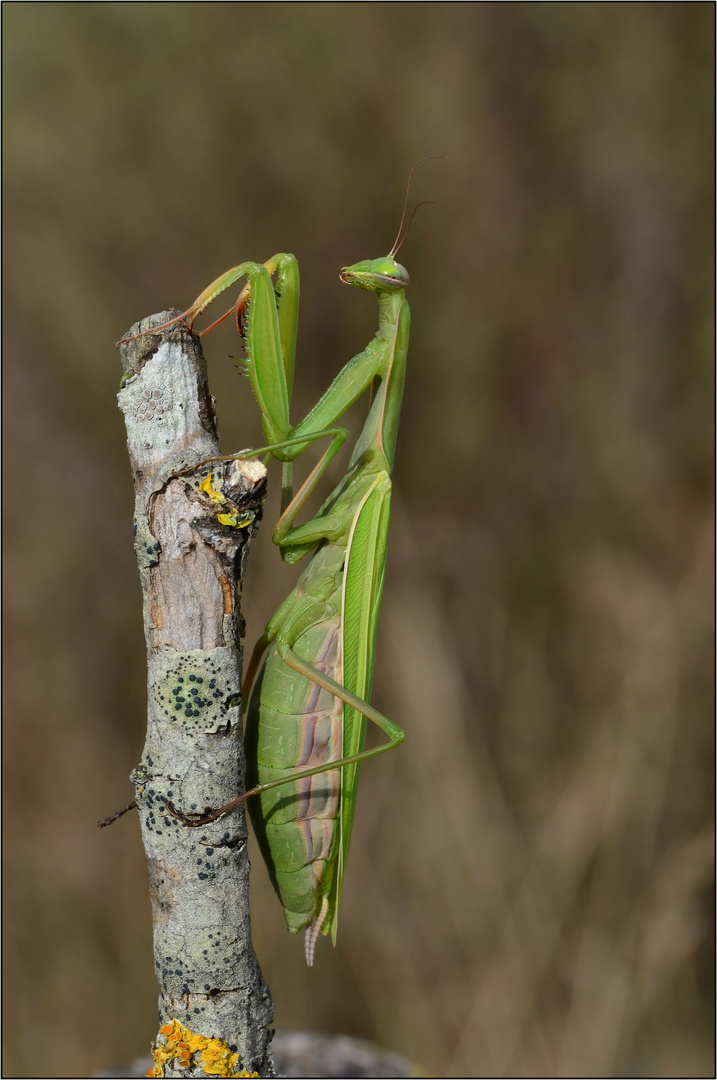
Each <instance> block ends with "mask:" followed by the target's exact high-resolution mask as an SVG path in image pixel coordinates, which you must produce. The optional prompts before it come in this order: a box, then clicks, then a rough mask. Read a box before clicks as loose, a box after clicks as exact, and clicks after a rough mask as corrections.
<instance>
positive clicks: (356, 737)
mask: <svg viewBox="0 0 717 1080" xmlns="http://www.w3.org/2000/svg"><path fill="white" fill-rule="evenodd" d="M409 182H410V179H409ZM407 198H408V189H407V191H406V201H407ZM405 209H406V203H404V212H403V216H402V218H401V225H400V227H399V232H398V236H397V238H396V242H395V243H394V245H393V247H392V249H391V251H390V253H389V254H388V255H386V256H384V257H382V258H378V259H373V260H365V261H362V262H358V263H355V264H354V265H352V266H348V267H344V268H343V269H342V270H341V273H340V278H341V280H342V281H343V282H344V283H346V284H348V285H352V286H356V287H358V288H362V289H366V290H369V291H371V292H373V293H375V294H376V298H377V301H378V309H379V325H378V330H377V332H376V335H375V337H374V338H373V339H372V340H371V341H370V342H369V344H368V345H367V346H366V348H365V349H363V350H362V351H361V352H360V353H358V354H357V355H356V356H354V357H353V359H351V360H350V361H349V362H348V363H347V364H346V365H345V367H344V368H343V369H342V370H341V371H340V372H339V374H338V375H337V376H336V378H335V379H334V381H333V382H332V384H331V385H330V387H329V388H328V389H327V390H326V392H325V393H324V394H323V396H322V397H321V399H320V400H319V401H318V402H317V404H316V405H315V406H314V407H313V408H312V409H311V411H310V412H309V413H308V415H307V416H306V417H305V418H304V419H303V420H302V421H301V422H300V423H298V424H296V425H295V426H292V425H291V424H290V422H289V403H290V397H291V389H292V383H293V372H294V355H295V347H296V327H297V315H298V292H299V274H298V266H297V262H296V259H295V258H294V256H293V255H289V254H285V253H280V254H278V255H275V256H273V257H272V258H271V259H269V260H268V261H267V262H266V263H264V264H258V263H252V262H244V263H241V264H239V265H238V266H236V267H233V268H232V269H231V270H229V271H227V272H226V273H225V274H223V275H221V276H220V277H219V278H217V280H216V281H215V282H213V283H212V284H211V285H210V286H209V287H208V288H207V289H205V290H204V292H203V293H201V294H200V296H199V297H197V299H196V300H195V301H194V303H193V304H192V305H191V307H190V308H188V309H187V311H185V312H184V313H183V314H182V315H180V316H177V319H184V320H185V321H186V322H187V325H188V326H189V328H190V329H191V328H192V325H193V322H194V320H195V319H196V317H197V316H198V315H199V314H200V313H201V312H202V311H203V310H204V309H205V308H206V307H207V306H208V304H209V303H211V301H212V300H214V299H215V298H216V297H217V296H218V295H219V294H220V293H221V292H223V291H224V290H225V289H227V288H229V287H231V286H232V285H233V284H235V283H236V282H237V281H238V280H240V279H241V278H243V277H244V278H246V284H245V285H244V287H243V289H242V291H241V292H240V294H239V297H238V299H237V301H236V304H235V305H234V309H233V310H234V313H235V318H236V322H237V326H238V328H239V330H240V333H241V334H242V337H243V339H244V345H245V349H246V353H247V357H248V360H247V364H246V371H247V374H248V376H249V379H250V381H251V385H252V389H253V391H254V395H255V397H256V400H257V403H258V405H259V408H260V410H261V413H262V419H263V430H264V436H265V439H266V442H267V445H266V446H265V447H261V448H260V449H258V450H252V451H244V452H242V453H241V454H240V455H232V456H233V457H248V456H256V455H259V454H268V455H270V456H272V457H274V458H275V459H277V460H279V461H281V462H282V465H283V482H282V513H281V516H280V518H279V521H278V523H277V526H276V529H275V531H274V535H273V541H274V543H275V544H276V545H277V546H278V547H279V549H280V552H281V555H282V558H283V559H284V561H286V562H288V563H295V562H297V561H298V560H300V559H301V558H303V557H304V556H305V555H307V554H309V553H311V558H310V561H309V563H308V565H307V567H306V569H305V570H304V571H303V573H302V574H301V576H300V578H299V580H298V582H297V585H296V587H295V588H294V590H293V591H292V592H291V594H290V595H289V596H288V597H287V599H286V600H285V601H284V602H283V603H282V604H281V606H280V607H279V609H278V611H277V612H276V613H275V614H274V616H273V617H272V618H271V619H270V620H269V622H268V624H267V626H266V629H265V631H264V634H263V635H262V637H261V638H260V639H259V641H258V642H257V645H256V647H255V649H254V653H253V655H252V658H251V661H250V663H249V666H248V670H247V675H246V678H245V682H244V691H247V690H248V689H249V687H251V696H250V699H249V706H248V710H247V719H246V732H245V746H246V753H247V783H248V785H249V786H248V790H247V791H246V792H245V794H244V795H242V796H240V797H239V798H237V799H234V800H232V801H231V802H229V803H227V804H225V805H224V806H222V807H219V808H218V809H216V810H213V811H211V812H209V813H205V814H202V815H196V814H194V815H185V814H183V813H181V812H180V811H179V810H178V809H177V808H175V807H174V806H172V805H170V804H168V810H169V811H170V812H171V813H172V814H173V815H174V816H175V817H176V818H178V819H179V820H180V821H182V822H183V823H184V824H186V825H192V826H195V827H198V826H201V825H204V824H206V823H208V822H210V821H213V820H216V819H217V818H218V817H220V816H222V815H223V814H226V813H227V812H229V811H230V810H231V809H232V808H233V807H235V806H237V805H238V804H239V803H240V802H242V801H244V800H245V799H248V807H249V812H250V815H251V818H252V822H253V825H254V830H255V833H256V835H257V838H258V841H259V845H260V848H261V851H262V854H263V857H264V860H265V862H266V865H267V867H268V870H269V874H270V877H271V880H272V883H273V885H274V888H275V890H276V892H277V894H278V896H279V899H280V901H281V903H282V906H283V908H284V915H285V919H286V923H287V926H288V928H289V930H290V931H292V932H293V933H296V932H298V931H300V930H304V931H305V954H306V960H307V963H308V964H309V966H311V965H312V963H313V959H314V950H315V946H316V942H317V939H318V937H319V934H320V933H321V934H324V935H328V934H330V935H331V938H332V940H333V941H334V943H335V941H336V933H337V926H338V912H339V906H340V901H341V893H342V887H343V880H344V874H345V868H346V859H347V854H348V848H349V842H350V838H351V831H352V827H353V820H354V812H355V806H356V797H357V787H358V778H359V765H360V763H361V762H362V761H365V760H367V759H369V758H371V757H374V756H376V755H378V754H382V753H384V752H386V751H387V750H390V749H392V748H393V747H396V746H398V745H399V744H400V743H401V742H402V741H403V738H404V733H403V731H402V730H401V728H400V727H398V726H397V725H396V724H395V723H393V722H392V721H391V720H389V719H388V718H387V717H386V716H384V715H383V714H382V713H380V712H379V711H378V710H377V709H375V708H374V707H373V706H372V705H371V704H370V703H369V697H370V694H371V684H372V678H373V667H374V655H375V642H376V630H377V623H378V611H379V605H380V600H381V592H382V588H383V580H384V568H385V560H386V550H387V535H388V526H389V515H390V502H391V472H392V469H393V463H394V456H395V449H396V438H397V431H398V422H399V415H400V410H401V399H402V395H403V387H404V380H405V371H406V357H407V350H408V338H409V327H410V313H409V308H408V304H407V302H406V299H405V289H406V286H407V285H408V282H409V277H408V273H407V271H406V270H405V268H404V267H403V266H402V265H401V264H400V263H398V262H397V261H396V258H395V256H396V254H397V252H398V248H399V247H400V245H401V243H402V242H403V239H405V235H406V233H407V232H408V227H410V224H411V221H409V225H408V227H407V229H406V233H404V234H403V238H402V237H401V233H402V229H403V221H404V218H405ZM416 209H417V208H416ZM414 213H415V211H414ZM411 220H412V218H411ZM273 275H276V283H274V282H273V280H272V278H273ZM230 313H231V312H227V313H226V315H224V316H222V318H225V317H226V316H227V315H229V314H230ZM172 321H176V320H172ZM220 321H221V319H219V320H217V322H220ZM167 325H169V324H167ZM215 325H217V323H216V322H215V323H214V324H212V326H215ZM157 329H159V328H157ZM208 329H212V327H209V328H208ZM206 332H207V331H206V330H205V331H204V333H206ZM369 386H371V387H372V396H371V403H370V407H369V411H368V416H367V418H366V421H365V423H364V426H363V429H362V431H361V433H360V435H359V438H358V440H357V442H356V445H355V447H354V449H353V452H352V454H351V458H350V461H349V464H348V469H347V472H346V475H345V476H344V477H343V478H342V479H341V481H340V482H339V484H338V485H337V486H336V488H335V489H334V490H333V492H332V493H331V494H330V495H329V497H328V498H327V499H326V500H325V502H324V503H323V505H322V506H321V507H320V509H319V510H318V512H317V513H316V514H315V516H314V517H312V518H311V519H310V520H309V521H307V522H305V523H303V524H300V525H297V524H295V521H296V518H297V516H298V514H299V513H300V512H301V510H302V508H303V507H304V505H305V503H306V501H307V499H308V498H309V497H310V495H311V493H312V492H313V491H314V489H315V488H316V486H317V484H318V483H319V481H320V479H321V477H322V476H323V475H324V473H325V471H326V469H327V467H328V465H329V463H330V462H331V461H332V459H333V458H334V457H335V455H336V453H337V452H338V450H339V449H340V447H341V445H342V444H343V442H344V441H345V439H346V437H347V431H346V429H344V428H340V427H336V426H335V425H336V422H337V420H338V419H339V418H340V417H341V416H342V415H343V413H345V412H346V410H347V409H348V408H349V407H350V406H351V405H352V404H353V403H354V402H355V401H356V400H357V399H358V398H359V397H360V396H361V394H362V393H364V391H365V390H366V389H368V387H369ZM322 438H329V439H330V443H329V446H328V448H327V449H326V451H325V452H324V454H323V456H322V457H321V459H320V461H319V462H318V464H317V465H316V466H315V467H314V469H313V470H312V472H311V473H310V475H309V476H308V478H307V479H306V481H305V482H304V484H303V485H302V486H301V488H300V489H299V491H298V492H297V493H296V494H295V495H294V494H293V476H292V466H293V462H294V460H295V459H296V458H297V457H298V456H299V455H300V454H301V453H303V452H304V451H305V450H306V449H307V448H308V446H309V445H310V444H312V443H313V442H315V441H316V440H318V439H322ZM211 460H216V459H211ZM220 520H221V519H220ZM264 653H266V658H265V659H264V662H263V665H262V657H263V656H264ZM260 665H261V670H259V669H260ZM257 672H259V674H258V676H257ZM367 720H370V721H372V722H373V723H374V724H375V725H376V726H377V727H378V728H379V729H380V730H381V731H382V732H383V733H384V734H385V735H386V736H387V741H386V742H384V743H382V744H381V745H379V746H376V747H373V748H371V749H365V748H364V737H365V731H366V723H367Z"/></svg>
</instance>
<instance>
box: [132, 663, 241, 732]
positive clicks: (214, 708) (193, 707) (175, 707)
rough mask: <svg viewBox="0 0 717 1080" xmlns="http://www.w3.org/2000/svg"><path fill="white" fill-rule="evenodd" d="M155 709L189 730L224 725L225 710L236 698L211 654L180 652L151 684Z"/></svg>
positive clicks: (212, 728)
mask: <svg viewBox="0 0 717 1080" xmlns="http://www.w3.org/2000/svg"><path fill="white" fill-rule="evenodd" d="M151 694H152V698H153V700H154V703H155V705H156V706H157V708H158V710H159V712H160V713H161V714H162V715H163V716H164V717H166V719H167V720H170V721H172V722H175V723H177V722H179V723H181V724H182V725H183V726H184V728H185V730H187V731H188V732H189V733H190V734H191V733H192V730H193V729H195V730H196V731H197V732H204V731H209V730H216V729H217V728H218V727H220V726H223V725H226V714H227V711H228V710H229V709H231V708H232V707H233V706H234V705H235V704H236V703H237V701H238V697H237V693H236V689H235V686H234V685H227V681H226V679H225V678H224V677H223V674H222V672H221V670H220V667H219V665H218V664H217V662H216V660H214V659H213V658H212V657H211V656H207V657H206V659H202V657H201V655H200V656H196V655H195V654H191V655H185V656H182V655H180V656H179V657H178V658H177V661H176V663H175V664H173V665H172V667H171V668H170V669H168V670H166V671H165V672H163V673H162V675H160V676H159V677H158V678H157V679H156V681H155V682H154V685H153V686H152V688H151Z"/></svg>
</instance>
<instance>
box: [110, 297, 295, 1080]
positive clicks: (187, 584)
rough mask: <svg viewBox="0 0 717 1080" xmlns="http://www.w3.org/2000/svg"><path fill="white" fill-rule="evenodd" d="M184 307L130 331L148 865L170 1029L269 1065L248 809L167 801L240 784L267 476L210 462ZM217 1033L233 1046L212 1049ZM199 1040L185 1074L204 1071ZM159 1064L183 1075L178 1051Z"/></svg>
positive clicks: (259, 1069) (200, 369)
mask: <svg viewBox="0 0 717 1080" xmlns="http://www.w3.org/2000/svg"><path fill="white" fill-rule="evenodd" d="M175 314H177V313H176V312H162V313H161V314H159V315H153V316H150V318H148V319H145V320H143V321H142V322H141V323H139V324H137V325H136V326H134V327H132V329H131V330H130V331H129V334H128V337H129V335H136V334H140V333H142V334H145V336H142V337H136V338H135V340H131V341H130V340H125V341H123V342H121V343H120V351H121V355H122V365H123V370H124V379H123V383H122V389H121V390H120V393H119V395H118V400H119V404H120V408H121V409H122V411H123V413H124V416H125V421H126V425H127V441H128V449H129V454H130V460H131V465H132V475H133V479H134V486H135V520H134V535H135V550H136V554H137V562H138V564H139V572H140V578H141V582H142V594H143V600H144V628H145V637H146V642H147V667H148V682H147V697H148V710H147V713H148V715H147V740H146V743H145V747H144V751H143V754H142V760H141V762H140V764H139V765H138V766H137V768H136V769H135V770H134V772H133V774H132V779H133V781H134V784H135V790H136V798H137V807H138V810H139V816H140V822H141V826H142V836H143V840H144V846H145V851H146V855H147V864H148V868H149V876H150V894H151V898H152V911H153V920H154V955H155V967H156V971H157V978H158V980H159V984H160V989H161V993H160V998H159V1020H160V1031H161V1029H162V1027H163V1026H164V1027H165V1032H166V1030H167V1028H168V1026H169V1025H171V1023H172V1022H173V1021H178V1022H179V1024H181V1025H182V1026H183V1028H186V1029H188V1030H189V1031H191V1032H193V1033H196V1035H197V1036H198V1038H199V1039H200V1040H202V1039H203V1040H204V1043H202V1042H200V1043H197V1044H196V1045H197V1047H199V1048H200V1049H201V1048H203V1050H204V1051H206V1052H207V1053H208V1052H209V1050H211V1051H212V1052H217V1047H218V1046H220V1045H221V1044H224V1045H225V1047H226V1053H228V1054H236V1055H237V1061H236V1064H235V1067H234V1068H233V1069H232V1071H238V1070H240V1069H245V1070H248V1071H249V1072H255V1073H258V1074H259V1075H260V1076H273V1075H274V1073H273V1066H272V1063H271V1056H270V1052H269V1043H270V1038H271V1023H272V1018H273V1005H272V1001H271V997H270V995H269V991H268V989H267V987H266V984H265V983H264V980H263V978H262V975H261V971H260V970H259V966H258V963H257V960H256V957H255V955H254V950H253V947H252V944H251V936H250V930H249V907H248V886H249V863H248V859H247V854H246V824H245V820H244V810H243V807H240V808H237V809H235V810H233V811H232V812H231V813H230V814H228V815H227V816H226V818H222V819H220V820H219V821H216V822H213V823H211V824H209V825H207V826H204V827H202V828H200V829H190V828H186V827H184V826H183V825H181V824H180V823H179V822H178V821H177V820H176V819H175V818H173V817H172V816H171V814H170V813H168V812H167V809H166V804H167V802H171V803H173V804H175V805H176V806H177V808H178V809H180V810H181V811H183V812H184V813H196V812H201V811H203V810H205V809H209V808H213V807H217V806H220V805H222V804H223V803H225V802H227V801H229V800H230V799H232V798H235V797H236V795H237V794H239V793H240V791H241V790H242V787H243V783H244V754H243V748H242V729H241V649H240V638H241V635H242V632H243V621H242V619H241V614H240V609H239V600H240V591H241V582H242V577H243V573H244V567H245V563H246V557H247V552H248V548H249V544H250V541H251V538H252V536H253V534H254V532H255V530H256V528H257V525H258V523H259V520H260V517H261V506H262V500H263V497H264V490H265V483H266V481H265V476H266V469H265V468H264V466H263V465H262V464H261V463H260V462H258V461H256V460H255V459H254V460H246V461H222V462H219V461H214V462H212V463H211V464H208V463H207V459H208V458H216V456H217V455H218V454H219V446H218V443H217V430H216V419H215V415H214V409H213V400H212V398H211V396H210V394H209V390H208V387H207V377H206V366H205V362H204V357H203V355H202V351H201V348H200V345H199V342H198V339H197V338H196V337H193V336H192V335H191V334H190V333H189V332H188V331H187V330H186V329H185V328H184V327H183V326H182V325H179V324H175V325H174V326H172V327H170V328H168V329H165V330H162V331H158V332H157V333H154V334H152V333H149V334H147V333H146V332H147V331H149V330H151V329H152V328H153V327H156V326H159V325H160V324H161V323H164V322H166V321H167V320H169V319H171V318H172V317H173V315H175ZM211 1039H214V1040H220V1041H221V1044H215V1043H212V1044H211V1047H209V1040H211ZM162 1043H163V1040H162V1039H161V1038H160V1039H159V1043H158V1045H159V1046H160V1048H161V1045H162ZM200 1049H195V1053H194V1057H193V1058H192V1060H191V1062H190V1068H189V1070H187V1069H186V1068H184V1069H183V1070H182V1071H181V1075H182V1076H203V1075H205V1071H204V1067H203V1063H202V1060H201V1052H200ZM165 1057H166V1055H165ZM156 1060H158V1058H157V1057H155V1061H156ZM162 1067H163V1068H164V1075H166V1076H176V1075H180V1072H178V1071H176V1072H175V1071H172V1070H173V1069H175V1068H178V1067H179V1066H178V1063H175V1062H173V1061H172V1060H165V1061H164V1063H163V1066H162ZM227 1075H228V1074H227Z"/></svg>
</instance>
